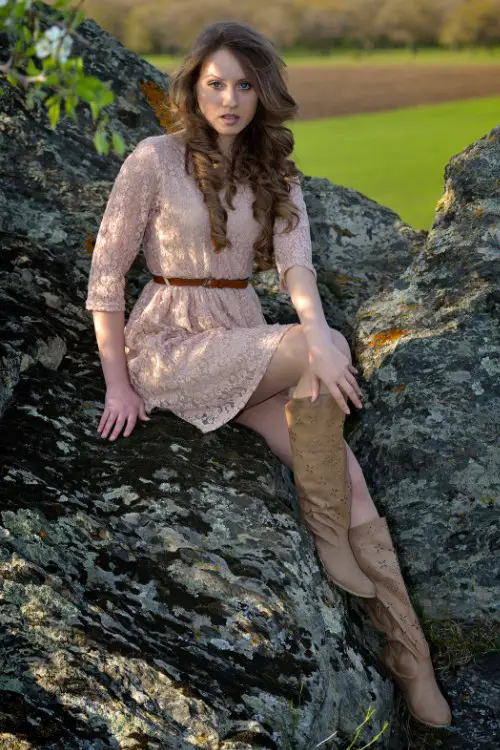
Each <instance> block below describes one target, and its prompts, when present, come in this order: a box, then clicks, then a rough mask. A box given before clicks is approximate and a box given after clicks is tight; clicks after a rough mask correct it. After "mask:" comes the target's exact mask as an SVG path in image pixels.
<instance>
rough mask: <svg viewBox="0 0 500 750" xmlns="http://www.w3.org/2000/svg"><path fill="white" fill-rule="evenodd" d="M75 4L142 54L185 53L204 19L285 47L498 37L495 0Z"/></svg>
mask: <svg viewBox="0 0 500 750" xmlns="http://www.w3.org/2000/svg"><path fill="white" fill-rule="evenodd" d="M52 2H54V0H48V1H47V4H49V5H50V4H52ZM80 7H81V10H82V11H83V12H84V13H85V15H86V16H87V17H88V18H92V19H93V20H95V21H96V22H97V23H98V24H99V25H100V26H101V27H102V28H103V29H105V30H106V31H109V32H110V33H111V34H113V36H115V37H116V38H117V39H118V40H119V41H120V42H121V43H122V44H124V45H125V46H126V47H128V48H129V49H131V50H132V51H134V52H136V53H137V54H141V55H144V54H161V53H163V54H173V55H182V54H184V53H185V52H186V51H187V49H189V47H190V45H191V42H192V41H193V40H194V38H195V36H196V35H197V34H198V33H199V31H200V29H201V28H202V27H203V26H205V25H207V24H209V23H211V22H213V21H215V20H222V19H227V20H234V21H245V22H247V23H250V24H252V25H253V26H255V27H256V28H258V29H259V30H261V31H262V32H263V33H265V34H266V35H267V36H269V37H270V38H271V39H272V40H273V41H274V43H275V44H276V45H277V46H278V47H279V49H280V51H282V52H284V51H286V50H290V49H293V48H295V49H297V48H301V49H307V50H310V51H311V52H316V53H328V52H330V51H333V50H335V49H352V50H360V51H361V50H372V49H375V48H380V47H382V48H384V47H385V48H387V47H407V48H409V49H411V50H413V51H414V52H416V51H417V50H418V49H419V48H421V47H432V46H446V47H450V48H452V49H459V48H461V47H463V46H479V45H481V46H491V47H493V46H495V45H497V44H499V43H500V0H272V2H269V0H238V2H237V3H234V2H232V1H231V0H106V2H105V3H103V2H102V0H83V2H82V3H81V6H80Z"/></svg>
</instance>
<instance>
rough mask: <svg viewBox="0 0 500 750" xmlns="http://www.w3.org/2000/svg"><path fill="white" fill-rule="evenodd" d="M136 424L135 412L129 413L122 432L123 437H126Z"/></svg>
mask: <svg viewBox="0 0 500 750" xmlns="http://www.w3.org/2000/svg"><path fill="white" fill-rule="evenodd" d="M136 424H137V416H136V415H135V414H129V415H128V418H127V426H126V427H125V432H124V433H123V437H128V436H129V435H130V433H131V432H132V430H133V429H134V427H135V425H136Z"/></svg>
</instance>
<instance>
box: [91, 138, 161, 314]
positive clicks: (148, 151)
mask: <svg viewBox="0 0 500 750" xmlns="http://www.w3.org/2000/svg"><path fill="white" fill-rule="evenodd" d="M148 141H149V138H145V139H144V140H142V141H140V142H139V143H138V144H137V146H136V147H135V149H134V150H133V151H132V152H131V153H130V154H129V155H128V156H127V157H126V159H125V161H124V162H123V164H122V166H121V168H120V171H119V173H118V175H117V177H116V180H115V182H114V184H113V187H112V189H111V193H110V195H109V198H108V203H107V205H106V210H105V212H104V215H103V218H102V221H101V225H100V227H99V232H98V234H97V237H96V242H95V246H94V250H93V253H92V262H91V267H90V273H89V281H88V293H87V299H86V302H85V307H86V309H87V310H105V311H110V312H113V311H118V310H125V275H126V273H127V272H128V270H129V269H130V266H131V265H132V263H133V261H134V259H135V257H136V255H137V253H138V252H139V248H140V245H141V242H142V238H143V236H144V232H145V230H146V226H147V223H148V219H149V216H150V213H151V210H152V208H153V206H154V205H155V202H156V196H157V186H158V167H157V162H156V158H157V157H156V152H155V149H154V146H153V145H152V144H151V143H150V142H148Z"/></svg>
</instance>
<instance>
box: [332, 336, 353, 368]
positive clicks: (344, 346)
mask: <svg viewBox="0 0 500 750" xmlns="http://www.w3.org/2000/svg"><path fill="white" fill-rule="evenodd" d="M330 335H331V337H332V341H333V343H334V344H335V346H336V347H337V349H339V350H340V351H341V352H342V354H345V356H346V357H347V359H348V360H349V362H350V363H351V364H352V354H351V347H350V346H349V342H348V341H347V339H346V337H345V336H344V335H343V334H342V333H340V331H337V330H336V329H335V328H330Z"/></svg>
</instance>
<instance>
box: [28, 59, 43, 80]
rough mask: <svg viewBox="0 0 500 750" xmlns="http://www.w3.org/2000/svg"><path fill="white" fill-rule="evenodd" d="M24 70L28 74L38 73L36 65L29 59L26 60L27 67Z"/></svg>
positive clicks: (35, 74)
mask: <svg viewBox="0 0 500 750" xmlns="http://www.w3.org/2000/svg"><path fill="white" fill-rule="evenodd" d="M26 72H27V74H28V75H29V76H37V75H38V74H39V72H40V71H39V69H38V68H37V67H36V65H35V62H34V60H32V59H30V60H29V61H28V67H27V69H26Z"/></svg>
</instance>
